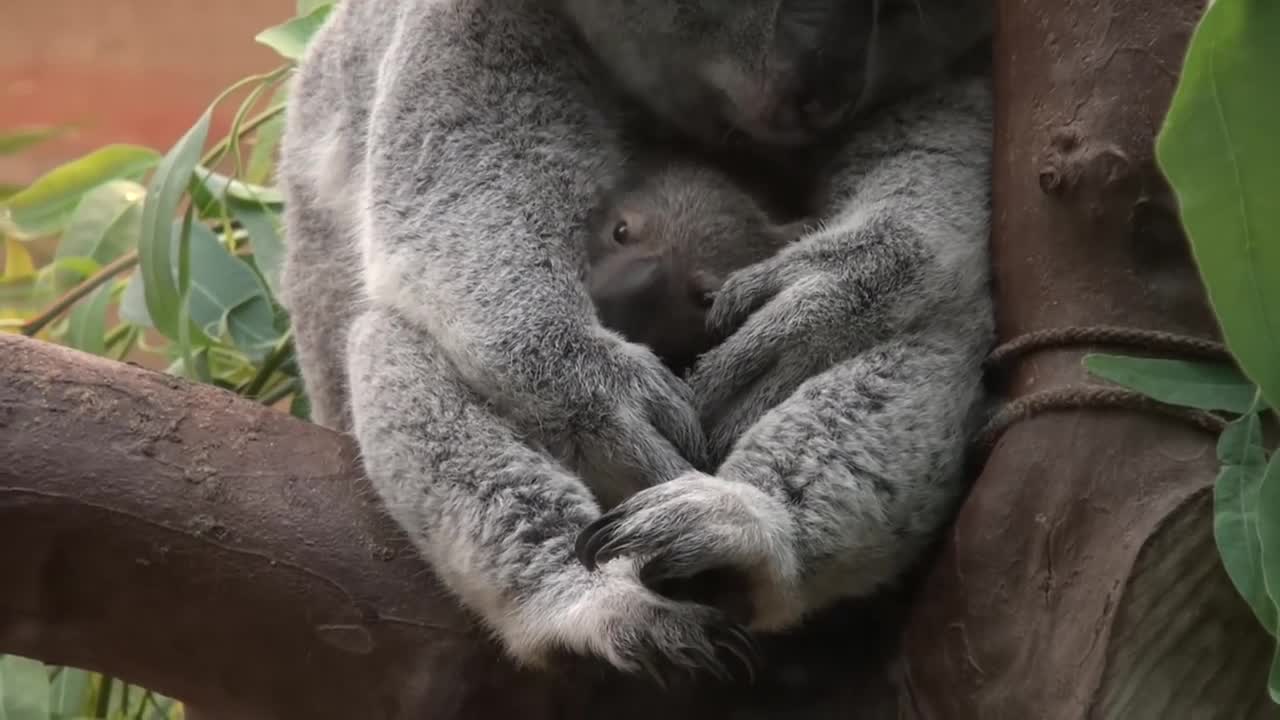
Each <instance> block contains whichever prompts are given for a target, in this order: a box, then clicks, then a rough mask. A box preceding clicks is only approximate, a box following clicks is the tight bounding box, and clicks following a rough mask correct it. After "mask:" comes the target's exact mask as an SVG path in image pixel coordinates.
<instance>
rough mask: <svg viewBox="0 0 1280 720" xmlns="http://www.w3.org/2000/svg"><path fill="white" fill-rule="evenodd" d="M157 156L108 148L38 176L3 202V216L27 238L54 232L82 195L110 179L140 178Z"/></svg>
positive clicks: (127, 148) (135, 148)
mask: <svg viewBox="0 0 1280 720" xmlns="http://www.w3.org/2000/svg"><path fill="white" fill-rule="evenodd" d="M158 159H159V155H157V154H156V152H155V151H154V150H151V149H149V148H144V147H138V146H136V145H108V146H107V147H104V148H102V149H101V150H96V151H94V152H92V153H90V154H88V155H86V156H84V157H82V158H79V159H78V160H73V161H71V162H69V163H67V164H65V165H61V166H59V167H57V168H54V169H53V170H51V171H49V172H48V173H46V174H45V175H43V176H41V177H40V178H39V179H37V180H36V181H35V182H33V183H31V185H29V186H27V187H26V188H25V189H24V190H22V191H21V192H19V193H18V194H17V195H14V196H12V197H10V198H8V199H7V200H5V202H4V213H3V215H4V217H5V218H6V219H7V220H8V222H9V223H11V224H12V225H13V226H14V227H15V228H17V230H18V231H19V232H21V233H24V234H26V235H47V234H50V233H54V232H57V231H58V230H60V229H61V228H62V226H63V224H64V223H65V222H66V221H67V218H68V217H69V216H70V215H71V213H72V211H73V210H75V207H76V205H77V204H79V202H80V198H82V197H84V195H85V193H87V192H89V191H90V190H92V189H94V188H96V187H98V186H99V185H101V184H103V183H105V182H108V181H110V180H118V179H121V178H136V177H141V176H142V175H143V174H144V173H146V171H147V170H150V169H151V168H152V167H153V166H155V164H156V161H157V160H158Z"/></svg>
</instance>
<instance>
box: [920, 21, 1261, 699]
mask: <svg viewBox="0 0 1280 720" xmlns="http://www.w3.org/2000/svg"><path fill="white" fill-rule="evenodd" d="M998 5H999V14H998V17H999V28H998V32H997V41H996V47H995V58H996V92H997V102H998V112H997V131H996V148H997V149H996V157H995V165H994V188H993V196H994V203H995V208H994V210H995V213H994V218H995V227H994V229H993V255H994V264H995V277H996V280H997V297H998V303H997V307H998V308H999V330H1000V335H1001V338H1002V339H1003V340H1006V341H1007V340H1010V339H1012V338H1015V337H1018V336H1020V335H1024V334H1026V333H1029V332H1033V331H1037V330H1044V329H1049V328H1059V327H1065V326H1073V325H1077V326H1078V325H1119V326H1127V327H1136V328H1143V329H1154V330H1165V331H1171V332H1177V333H1182V334H1185V335H1191V336H1198V337H1214V336H1215V335H1216V332H1217V330H1216V325H1215V323H1214V320H1213V318H1212V315H1211V313H1210V311H1209V309H1208V305H1207V303H1206V301H1205V298H1204V295H1203V291H1202V289H1201V284H1200V282H1199V280H1198V276H1197V275H1196V270H1195V267H1194V264H1193V261H1192V259H1191V257H1190V253H1189V248H1188V246H1187V243H1186V239H1185V237H1184V236H1183V234H1182V232H1181V230H1180V227H1179V223H1178V220H1177V216H1176V204H1175V201H1174V199H1173V196H1172V194H1171V192H1170V191H1169V188H1168V186H1167V185H1166V183H1165V182H1164V180H1163V178H1162V176H1161V174H1160V173H1159V171H1158V169H1157V167H1156V165H1155V163H1154V159H1153V152H1154V145H1153V139H1154V136H1155V133H1156V132H1157V131H1158V130H1159V128H1160V125H1161V123H1162V121H1163V118H1164V115H1165V112H1166V111H1167V109H1168V103H1169V100H1170V98H1171V97H1172V94H1173V90H1174V88H1175V84H1176V82H1177V74H1178V71H1179V68H1180V67H1181V64H1182V59H1183V56H1184V53H1185V49H1186V46H1187V42H1188V40H1189V39H1190V34H1191V32H1192V30H1193V29H1194V25H1195V22H1196V21H1197V20H1198V19H1199V17H1200V13H1201V11H1202V7H1203V3H1202V2H1200V0H1109V1H1104V2H1100V3H1099V2H1084V1H1082V0H1062V1H1061V2H1027V1H1026V0H999V3H998ZM1120 352H1126V351H1123V350H1122V351H1120ZM1128 352H1132V351H1128ZM1085 353H1086V349H1085V348H1078V347H1077V348H1064V349H1061V350H1052V351H1050V350H1046V351H1042V352H1040V353H1037V354H1035V355H1034V356H1031V357H1028V358H1026V359H1025V360H1024V361H1022V362H1021V363H1020V364H1019V366H1018V367H1017V368H1016V369H1015V370H1014V371H1013V372H1012V373H1011V374H1010V376H1009V381H1010V382H1009V384H1008V386H1007V390H1008V391H1009V393H1010V395H1011V396H1012V397H1020V396H1025V395H1027V394H1030V393H1032V392H1036V391H1041V390H1048V389H1053V388H1061V387H1066V386H1069V385H1076V384H1079V383H1082V382H1088V381H1089V380H1088V378H1087V377H1086V374H1085V372H1084V371H1083V369H1082V367H1081V359H1082V357H1083V356H1084V354H1085ZM1216 467H1217V461H1216V457H1215V438H1214V437H1213V436H1212V435H1209V434H1206V433H1204V432H1203V431H1199V430H1196V429H1193V428H1189V427H1187V426H1185V425H1183V424H1180V423H1178V422H1177V421H1173V420H1168V419H1164V418H1161V417H1158V416H1155V415H1149V414H1143V413H1135V412H1129V411H1107V410H1089V411H1080V412H1062V413H1055V414H1046V415H1043V416H1040V417H1037V418H1034V419H1031V420H1028V421H1025V422H1023V423H1021V424H1018V425H1015V426H1013V427H1012V428H1010V429H1009V430H1008V432H1007V433H1005V435H1004V436H1003V438H1002V440H1001V441H1000V442H999V444H998V445H997V446H996V447H995V449H994V451H993V454H992V455H991V457H990V459H989V461H988V463H987V464H986V466H985V468H984V471H983V472H982V474H981V476H980V478H979V479H978V480H977V482H976V484H975V486H974V488H973V491H972V492H971V495H970V498H969V500H968V501H967V503H966V504H965V506H964V507H963V509H962V511H961V513H960V515H959V517H958V519H957V522H956V524H955V527H954V529H953V531H952V533H951V534H950V536H949V537H948V539H947V543H946V546H945V550H944V552H943V556H942V558H941V559H940V560H939V562H938V563H937V564H936V566H934V567H933V570H932V572H931V573H930V575H929V577H928V579H927V580H926V582H925V583H924V586H923V588H922V589H921V591H920V593H919V598H918V602H917V603H916V606H915V611H914V614H913V615H912V617H911V619H910V620H909V622H908V628H907V632H906V641H905V644H906V649H905V652H904V657H903V662H902V663H901V666H900V667H899V668H898V671H899V681H900V683H901V686H902V689H903V692H902V698H903V701H904V706H905V707H906V708H907V709H908V710H909V714H910V715H911V716H913V717H920V718H945V719H946V720H965V719H966V718H974V719H978V718H981V719H982V720H997V719H1000V718H1010V719H1020V718H1043V719H1044V720H1068V719H1070V720H1076V719H1078V718H1126V719H1130V718H1133V719H1144V718H1159V717H1164V718H1171V717H1178V718H1183V717H1185V718H1251V717H1264V716H1266V717H1269V716H1270V715H1269V713H1273V712H1274V710H1273V709H1271V708H1269V707H1268V704H1267V700H1266V698H1265V690H1264V688H1265V683H1266V681H1265V677H1266V669H1267V664H1268V661H1269V656H1270V651H1269V649H1268V640H1267V638H1266V637H1265V633H1264V632H1263V631H1262V630H1261V629H1260V627H1259V626H1258V625H1257V623H1256V621H1254V620H1253V618H1252V617H1251V616H1250V614H1249V611H1248V609H1247V608H1246V607H1245V606H1244V604H1243V602H1241V601H1239V600H1238V599H1237V598H1236V596H1235V594H1234V590H1233V589H1232V588H1231V586H1230V583H1229V580H1228V579H1227V577H1226V575H1225V573H1224V572H1223V571H1222V570H1221V567H1220V565H1219V563H1218V562H1217V557H1216V550H1215V547H1214V544H1213V538H1212V515H1211V502H1212V500H1211V486H1212V482H1213V479H1214V477H1215V475H1216Z"/></svg>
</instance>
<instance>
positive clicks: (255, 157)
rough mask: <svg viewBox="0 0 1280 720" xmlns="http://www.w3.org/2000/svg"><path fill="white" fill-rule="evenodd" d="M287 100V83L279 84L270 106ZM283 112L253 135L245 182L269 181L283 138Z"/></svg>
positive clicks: (274, 116) (260, 182) (272, 117)
mask: <svg viewBox="0 0 1280 720" xmlns="http://www.w3.org/2000/svg"><path fill="white" fill-rule="evenodd" d="M288 98H289V83H281V84H280V86H279V87H277V88H276V89H275V93H274V94H273V95H272V97H271V106H272V107H275V106H283V105H284V104H285V102H286V101H287V100H288ZM284 118H285V114H284V113H283V112H280V113H276V114H275V115H272V116H271V118H270V119H269V120H267V121H266V122H265V123H263V124H262V125H261V126H260V127H259V128H258V130H257V131H256V132H255V133H254V134H253V150H252V151H250V153H249V162H248V164H247V166H246V167H245V171H244V177H245V180H247V181H248V182H252V183H258V184H264V183H266V182H267V181H268V180H269V179H271V175H272V170H273V168H274V166H275V161H276V150H277V149H278V148H279V147H280V139H281V138H282V137H283V136H284Z"/></svg>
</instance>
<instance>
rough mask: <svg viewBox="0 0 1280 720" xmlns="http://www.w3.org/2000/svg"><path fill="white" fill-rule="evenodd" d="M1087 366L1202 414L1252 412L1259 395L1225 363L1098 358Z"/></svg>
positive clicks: (1091, 357) (1090, 358)
mask: <svg viewBox="0 0 1280 720" xmlns="http://www.w3.org/2000/svg"><path fill="white" fill-rule="evenodd" d="M1084 366H1085V369H1087V370H1088V371H1089V372H1091V373H1093V374H1094V375H1097V376H1098V377H1100V378H1103V379H1104V380H1110V381H1111V382H1113V383H1115V384H1117V385H1122V386H1124V387H1126V388H1129V389H1131V390H1137V391H1138V392H1140V393H1142V394H1144V395H1146V396H1148V397H1150V398H1152V399H1154V400H1158V401H1160V402H1163V403H1168V404H1170V405H1181V406H1183V407H1191V408H1199V409H1201V410H1226V411H1229V412H1234V413H1244V412H1248V411H1249V408H1250V407H1251V406H1252V405H1253V399H1254V397H1255V396H1256V395H1257V394H1258V393H1257V388H1256V387H1255V386H1254V384H1253V383H1251V382H1249V379H1248V378H1246V377H1245V376H1243V375H1241V374H1240V371H1239V370H1236V369H1235V368H1234V367H1232V366H1230V365H1226V364H1222V363H1217V364H1215V363H1201V362H1188V361H1186V360H1159V359H1154V358H1134V357H1124V356H1120V355H1103V354H1097V355H1088V356H1086V357H1085V359H1084Z"/></svg>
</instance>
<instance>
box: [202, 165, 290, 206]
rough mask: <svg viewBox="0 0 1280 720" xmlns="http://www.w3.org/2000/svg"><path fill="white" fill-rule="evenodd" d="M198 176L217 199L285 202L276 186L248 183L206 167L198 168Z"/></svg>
mask: <svg viewBox="0 0 1280 720" xmlns="http://www.w3.org/2000/svg"><path fill="white" fill-rule="evenodd" d="M196 178H197V179H198V180H199V182H200V184H201V185H203V186H204V187H205V190H206V191H207V192H208V193H209V194H210V195H212V196H213V197H214V198H215V199H217V200H222V199H224V198H226V199H228V200H230V199H236V200H244V201H247V202H256V203H263V204H266V205H281V204H283V203H284V197H283V196H281V194H280V191H279V190H277V189H276V188H272V187H266V186H265V185H256V184H254V183H247V182H244V181H242V180H237V179H235V178H232V177H228V176H226V175H223V174H222V173H218V172H214V171H212V170H209V169H208V168H205V167H197V168H196Z"/></svg>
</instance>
